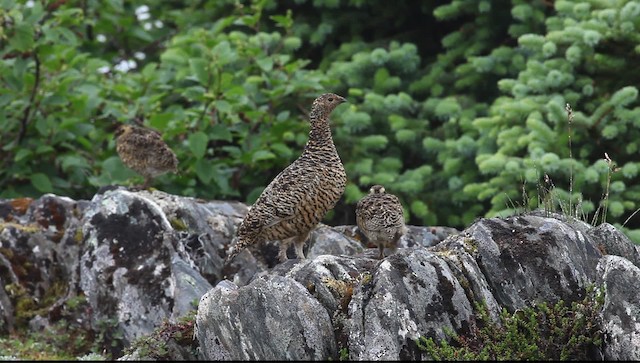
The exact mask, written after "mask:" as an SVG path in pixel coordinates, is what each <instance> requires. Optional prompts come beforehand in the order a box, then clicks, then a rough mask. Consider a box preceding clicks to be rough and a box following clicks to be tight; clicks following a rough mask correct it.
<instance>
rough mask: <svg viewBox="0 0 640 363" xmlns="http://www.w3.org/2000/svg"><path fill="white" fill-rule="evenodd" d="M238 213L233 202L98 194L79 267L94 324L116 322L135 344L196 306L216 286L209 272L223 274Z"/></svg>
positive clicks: (163, 195)
mask: <svg viewBox="0 0 640 363" xmlns="http://www.w3.org/2000/svg"><path fill="white" fill-rule="evenodd" d="M213 210H215V212H213ZM238 215H240V213H239V212H238V210H237V209H235V208H234V206H233V205H231V204H229V203H219V204H215V205H213V204H205V203H201V202H198V201H197V200H195V199H193V198H178V197H175V196H171V195H168V194H166V193H163V192H159V191H153V192H147V191H141V192H130V191H128V190H126V189H123V188H118V189H114V190H108V191H105V192H104V194H97V195H96V196H95V197H94V198H93V200H92V201H91V205H90V206H89V207H88V208H87V209H86V211H85V214H84V219H83V221H82V228H83V229H82V233H83V236H84V245H85V250H84V253H83V255H82V258H81V264H80V269H81V271H82V273H81V279H80V286H81V288H82V290H83V291H84V293H85V294H86V296H87V299H88V301H89V304H90V306H91V307H92V308H93V310H94V313H93V317H94V321H93V322H94V324H98V323H99V322H100V321H104V320H108V319H116V321H117V322H118V323H119V327H120V329H122V331H123V333H124V339H125V341H126V342H131V341H132V340H133V339H134V338H136V337H139V336H141V335H143V334H148V333H150V332H151V331H152V330H153V329H154V328H155V327H157V326H158V325H159V324H160V323H161V322H162V321H163V320H164V319H167V318H169V319H176V318H178V317H180V316H182V315H184V314H186V313H187V312H188V311H189V310H191V309H194V308H195V305H196V303H197V301H199V299H200V297H201V296H202V295H203V294H204V293H205V292H206V291H208V290H209V289H211V288H212V285H211V284H210V282H209V281H208V280H207V279H206V278H205V277H204V275H206V276H208V277H209V278H210V279H216V278H219V277H220V276H221V269H222V260H221V255H223V253H222V251H223V250H224V244H225V242H227V241H228V239H229V238H230V234H231V233H232V231H233V223H234V221H235V220H234V218H238ZM212 219H213V220H212ZM178 229H180V231H179V230H178ZM201 272H202V273H201Z"/></svg>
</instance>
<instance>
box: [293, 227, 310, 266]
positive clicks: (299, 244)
mask: <svg viewBox="0 0 640 363" xmlns="http://www.w3.org/2000/svg"><path fill="white" fill-rule="evenodd" d="M308 237H309V232H307V233H305V234H303V235H300V236H298V237H297V238H296V239H295V241H294V243H295V244H294V248H295V251H296V257H297V258H299V259H301V260H304V259H305V257H304V251H303V250H302V249H303V248H304V243H305V242H306V241H307V238H308Z"/></svg>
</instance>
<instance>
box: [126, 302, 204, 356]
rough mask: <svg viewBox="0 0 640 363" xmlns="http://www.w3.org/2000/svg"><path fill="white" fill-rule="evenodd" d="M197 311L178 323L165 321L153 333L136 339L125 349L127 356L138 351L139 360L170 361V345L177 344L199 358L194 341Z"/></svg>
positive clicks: (180, 319)
mask: <svg viewBox="0 0 640 363" xmlns="http://www.w3.org/2000/svg"><path fill="white" fill-rule="evenodd" d="M196 314H197V310H191V311H190V312H189V313H187V314H186V315H184V316H183V317H181V318H179V319H178V321H177V322H176V323H169V322H168V321H166V320H165V321H164V322H163V323H162V325H161V326H160V327H159V328H157V329H155V330H154V331H153V333H151V334H149V335H147V336H144V337H140V338H138V339H136V340H135V341H134V342H133V343H132V344H131V346H130V347H128V348H127V349H125V351H124V353H125V354H132V353H134V352H136V351H137V354H138V356H139V359H151V360H168V359H173V358H175V357H172V356H171V349H170V348H169V345H170V344H174V343H175V344H177V345H178V346H180V347H183V348H186V349H187V350H189V351H190V352H191V356H192V357H193V358H194V359H195V358H196V357H197V354H196V349H197V347H198V341H197V340H196V339H194V327H195V321H196Z"/></svg>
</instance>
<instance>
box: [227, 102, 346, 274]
mask: <svg viewBox="0 0 640 363" xmlns="http://www.w3.org/2000/svg"><path fill="white" fill-rule="evenodd" d="M345 101H346V100H345V99H344V98H342V97H340V96H338V95H335V94H333V93H326V94H323V95H321V96H320V97H318V98H316V99H315V101H314V102H313V105H312V106H311V112H310V114H309V122H310V124H311V128H310V131H309V140H308V141H307V144H306V146H305V148H304V151H303V152H302V155H300V157H298V159H296V160H295V161H294V162H293V163H291V164H290V165H289V166H288V167H286V168H285V169H284V170H283V171H282V172H281V173H280V174H278V176H276V177H275V179H273V180H272V181H271V183H269V185H268V186H267V187H266V188H265V189H264V190H263V192H262V194H261V195H260V196H259V197H258V199H257V200H256V202H255V203H254V204H253V206H251V208H250V210H249V212H248V213H247V215H246V216H245V218H244V220H243V221H242V222H241V223H240V226H239V227H238V230H237V233H236V244H235V245H234V246H233V247H232V249H231V251H230V252H229V255H228V257H227V261H226V263H228V262H230V261H231V260H232V259H233V258H234V257H235V256H236V255H237V254H238V253H240V252H241V251H242V250H244V249H245V248H246V247H248V246H250V245H255V244H258V243H262V242H264V241H275V240H278V241H280V251H279V253H278V259H279V260H280V261H285V260H286V259H287V248H288V247H289V245H291V243H294V247H295V253H296V256H297V257H298V258H301V259H303V258H305V256H304V253H303V250H302V248H303V246H304V243H305V242H306V240H307V238H308V236H309V232H311V230H312V229H314V228H315V227H316V226H317V225H318V223H319V222H320V221H321V220H322V218H324V216H325V214H326V213H327V212H328V211H329V210H330V209H332V208H333V207H334V206H335V204H336V203H337V202H338V200H339V199H340V197H341V196H342V193H343V192H344V188H345V185H346V182H347V175H346V172H345V170H344V167H343V165H342V161H341V160H340V156H339V155H338V152H337V150H336V147H335V145H334V143H333V138H332V136H331V128H330V124H329V122H330V121H329V114H330V113H331V112H332V111H333V110H334V109H335V108H336V106H338V105H339V104H341V103H343V102H345Z"/></svg>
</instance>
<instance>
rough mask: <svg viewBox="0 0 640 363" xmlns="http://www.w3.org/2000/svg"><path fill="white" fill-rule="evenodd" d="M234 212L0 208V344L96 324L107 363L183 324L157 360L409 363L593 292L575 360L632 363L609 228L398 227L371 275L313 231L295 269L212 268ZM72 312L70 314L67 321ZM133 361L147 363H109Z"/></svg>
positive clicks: (566, 224) (624, 293) (97, 203)
mask: <svg viewBox="0 0 640 363" xmlns="http://www.w3.org/2000/svg"><path fill="white" fill-rule="evenodd" d="M246 212H247V206H246V205H244V204H242V203H236V202H227V201H204V200H198V199H194V198H188V197H180V196H175V195H169V194H166V193H163V192H160V191H152V192H149V191H135V192H134V191H130V190H127V189H126V188H122V187H114V188H105V189H104V190H102V191H100V192H99V193H98V194H96V195H95V196H94V197H93V199H92V200H90V201H86V200H79V201H75V200H71V199H69V198H66V197H60V196H55V195H51V194H49V195H44V196H42V197H41V198H39V199H36V200H31V199H28V198H18V199H12V200H0V227H1V228H0V242H1V247H0V282H2V284H1V287H2V288H0V315H1V316H0V334H3V335H5V334H8V333H11V332H13V331H15V330H16V329H19V328H21V327H25V326H28V327H29V328H30V329H47V328H48V327H50V326H51V325H52V324H54V323H55V322H56V321H58V320H60V319H63V318H64V319H69V320H73V321H74V322H75V323H77V324H81V325H86V326H87V327H89V328H91V329H94V330H96V331H97V330H98V329H104V324H105V322H109V323H110V325H109V326H110V327H111V328H112V329H113V330H114V331H117V332H119V334H118V335H117V336H118V337H119V339H118V341H117V342H118V343H119V344H114V345H113V346H114V347H116V348H117V349H114V350H113V356H114V357H119V356H121V355H122V351H123V349H122V348H124V347H126V346H128V345H130V344H131V343H132V342H133V341H135V340H136V339H137V338H140V337H144V336H147V335H149V334H151V333H152V332H154V329H157V328H158V327H160V326H162V325H163V324H166V323H167V322H177V321H178V320H179V319H180V318H181V317H183V316H184V315H186V314H188V313H189V311H191V310H193V309H197V315H196V319H195V321H196V326H195V334H194V336H193V339H194V341H192V342H190V343H189V344H187V346H186V347H181V346H180V345H176V344H173V345H172V356H171V358H172V359H202V360H221V359H229V360H239V359H251V360H253V359H255V360H320V359H325V360H326V359H333V360H337V359H341V358H342V359H346V358H348V359H351V360H399V359H402V360H405V359H408V360H422V359H430V358H431V357H430V356H429V355H428V354H427V353H426V352H425V351H424V350H422V349H419V348H418V345H417V344H416V340H418V339H419V338H420V337H427V338H428V337H430V338H434V339H436V340H438V339H445V338H447V334H446V332H447V331H454V332H458V333H461V334H464V333H465V332H469V330H470V327H471V326H472V325H473V324H474V321H475V314H476V310H475V308H474V307H475V306H476V304H477V303H480V302H482V303H484V306H486V309H487V311H488V314H489V316H490V317H492V318H493V319H495V320H496V321H498V320H499V318H498V317H499V315H500V312H501V311H502V310H503V309H506V310H507V311H509V312H515V311H517V310H519V309H523V308H526V307H528V306H532V305H534V304H538V303H542V302H546V303H556V302H558V301H560V300H562V301H564V302H568V303H569V302H577V301H581V300H582V299H584V298H585V296H586V295H587V293H588V291H590V289H592V288H595V290H596V291H599V292H600V293H601V297H602V299H603V302H602V306H601V307H600V308H599V311H598V314H599V315H598V324H599V329H601V331H602V332H603V337H604V341H603V344H602V345H601V347H599V349H598V350H597V351H594V352H593V353H590V354H591V355H589V356H588V358H591V359H605V360H639V359H640V293H639V292H638V290H637V289H636V288H635V285H636V283H637V281H638V280H639V278H640V269H639V267H640V265H639V263H640V253H639V248H638V246H635V245H634V244H633V243H632V242H631V241H630V240H629V239H628V238H627V237H625V236H624V235H623V234H622V233H621V232H619V231H618V230H617V229H616V228H614V227H613V226H612V225H610V224H606V223H605V224H601V225H599V226H597V227H593V226H591V225H589V224H586V223H584V222H581V221H577V220H574V219H567V218H565V217H564V216H562V215H558V214H552V213H544V212H542V211H538V212H531V213H527V214H524V215H518V216H513V217H509V218H505V219H501V218H491V219H479V220H477V221H476V222H475V223H473V224H472V225H471V226H469V227H468V228H466V229H465V230H464V231H461V232H458V231H456V230H453V229H451V228H442V227H419V226H411V227H410V232H409V233H408V234H407V235H406V236H405V237H403V238H402V240H401V248H400V249H399V250H398V252H397V253H395V254H392V255H391V256H388V257H386V258H385V259H383V260H377V259H375V257H376V255H377V250H376V249H375V248H373V246H366V245H364V244H363V243H362V242H361V241H360V240H359V238H358V234H357V233H356V231H355V228H354V227H353V226H337V227H329V226H326V225H321V226H319V227H318V228H317V229H316V230H314V231H313V233H312V235H311V239H310V243H309V244H308V245H307V250H306V255H307V259H306V260H297V259H292V260H289V261H287V262H285V263H281V264H278V263H277V261H276V255H277V246H276V245H275V244H266V245H264V246H262V248H253V249H248V250H246V251H245V252H243V253H241V254H240V255H238V258H236V259H235V260H234V262H233V263H232V264H231V265H230V266H227V267H225V268H223V261H224V258H225V256H226V251H228V248H229V245H230V243H231V241H232V237H233V234H234V229H235V227H236V226H237V225H238V223H239V222H240V221H241V220H242V217H243V216H244V214H245V213H246ZM290 256H293V254H292V253H290ZM78 297H82V298H83V301H85V304H86V306H85V308H84V309H72V308H71V307H70V306H71V304H70V302H71V301H77V300H78ZM112 335H113V336H116V335H115V334H112ZM189 340H190V339H189ZM193 347H197V349H195V350H194V349H193ZM139 358H142V359H148V358H149V356H145V355H144V352H140V351H134V352H133V353H131V354H128V355H126V356H124V357H122V358H121V359H139Z"/></svg>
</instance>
